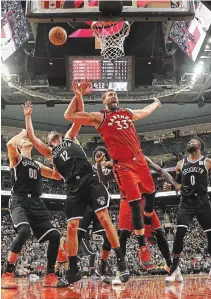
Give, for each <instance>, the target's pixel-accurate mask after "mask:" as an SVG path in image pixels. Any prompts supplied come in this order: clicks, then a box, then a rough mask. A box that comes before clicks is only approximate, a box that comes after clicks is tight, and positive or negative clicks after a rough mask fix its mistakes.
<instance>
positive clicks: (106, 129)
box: [97, 109, 141, 160]
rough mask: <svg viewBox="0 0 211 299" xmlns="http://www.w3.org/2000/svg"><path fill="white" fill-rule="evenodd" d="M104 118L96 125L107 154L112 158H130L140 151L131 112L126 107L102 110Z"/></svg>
mask: <svg viewBox="0 0 211 299" xmlns="http://www.w3.org/2000/svg"><path fill="white" fill-rule="evenodd" d="M101 113H103V114H104V119H103V121H102V123H101V125H100V126H99V127H98V129H97V130H98V131H99V132H100V134H101V136H102V138H103V140H104V142H105V145H106V147H107V149H108V152H109V155H110V157H111V158H112V159H113V160H118V159H121V158H122V159H124V158H132V157H134V156H136V155H138V154H140V153H141V147H140V143H139V141H138V137H137V134H136V129H135V126H134V124H133V122H132V117H133V115H132V113H131V112H130V111H129V110H127V109H119V110H117V111H108V110H102V111H101Z"/></svg>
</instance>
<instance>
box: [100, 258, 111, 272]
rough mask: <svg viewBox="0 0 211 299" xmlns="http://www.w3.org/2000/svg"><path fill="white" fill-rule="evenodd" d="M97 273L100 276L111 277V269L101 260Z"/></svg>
mask: <svg viewBox="0 0 211 299" xmlns="http://www.w3.org/2000/svg"><path fill="white" fill-rule="evenodd" d="M99 272H100V273H101V274H102V275H106V276H113V272H112V270H111V267H110V265H109V263H108V262H107V261H103V260H101V262H100V266H99Z"/></svg>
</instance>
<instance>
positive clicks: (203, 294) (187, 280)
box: [1, 275, 211, 299]
mask: <svg viewBox="0 0 211 299" xmlns="http://www.w3.org/2000/svg"><path fill="white" fill-rule="evenodd" d="M18 284H19V289H18V290H2V297H1V298H2V299H73V298H74V299H79V298H80V299H121V298H125V299H136V298H142V299H145V298H146V299H163V298H165V299H166V298H179V299H208V298H210V299H211V281H208V280H207V276H204V275H197V276H194V275H193V276H192V275H189V276H184V282H183V283H174V284H168V285H167V284H166V283H165V282H164V276H156V277H145V278H132V279H131V280H130V281H129V282H128V283H126V284H124V285H122V286H111V285H106V284H104V283H102V282H97V281H90V279H84V280H81V281H80V282H78V283H76V284H75V285H74V287H70V288H62V289H55V288H43V287H42V280H41V281H40V282H37V283H29V281H28V279H19V280H18Z"/></svg>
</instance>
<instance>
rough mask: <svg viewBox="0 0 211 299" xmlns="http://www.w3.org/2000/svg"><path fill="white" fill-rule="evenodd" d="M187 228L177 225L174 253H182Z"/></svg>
mask: <svg viewBox="0 0 211 299" xmlns="http://www.w3.org/2000/svg"><path fill="white" fill-rule="evenodd" d="M187 230H188V229H187V228H186V227H184V226H179V227H177V231H176V236H175V239H174V245H173V253H175V254H180V253H181V252H182V250H183V240H184V236H185V234H186V232H187Z"/></svg>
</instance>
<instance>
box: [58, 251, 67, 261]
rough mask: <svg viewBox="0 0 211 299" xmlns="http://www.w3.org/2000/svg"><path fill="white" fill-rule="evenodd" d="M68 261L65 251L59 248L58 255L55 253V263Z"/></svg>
mask: <svg viewBox="0 0 211 299" xmlns="http://www.w3.org/2000/svg"><path fill="white" fill-rule="evenodd" d="M67 261H68V256H67V253H66V252H63V251H62V250H61V249H59V252H58V255H57V263H66V262H67Z"/></svg>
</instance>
